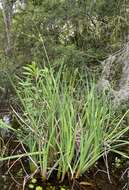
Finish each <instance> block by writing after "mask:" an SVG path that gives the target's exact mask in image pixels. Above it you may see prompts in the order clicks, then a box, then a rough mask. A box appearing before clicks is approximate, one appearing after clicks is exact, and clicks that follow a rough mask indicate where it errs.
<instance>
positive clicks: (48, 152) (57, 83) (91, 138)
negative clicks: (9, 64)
mask: <svg viewBox="0 0 129 190" xmlns="http://www.w3.org/2000/svg"><path fill="white" fill-rule="evenodd" d="M67 72H68V70H67V69H66V68H65V67H64V66H60V67H59V68H58V69H56V70H55V69H54V68H52V67H48V68H47V67H46V68H44V69H41V68H38V67H37V66H36V64H35V63H33V64H32V65H28V66H26V67H24V73H23V74H24V77H23V78H22V79H19V78H18V80H19V84H18V87H16V92H17V95H18V97H19V100H20V102H21V107H22V113H21V114H18V113H16V115H17V117H18V119H19V121H20V122H21V123H22V124H21V130H20V131H21V132H20V133H22V138H21V137H20V135H19V134H18V133H19V132H18V131H17V136H18V138H19V140H20V141H21V142H22V144H25V145H26V146H27V147H28V150H29V151H27V150H26V154H25V155H28V156H29V158H30V166H31V163H33V164H32V165H35V166H36V167H39V168H40V171H41V175H42V177H43V179H44V180H46V179H48V178H49V176H50V175H51V173H52V172H53V170H56V171H57V177H58V179H61V180H62V181H63V179H64V177H65V175H66V174H69V175H70V176H71V178H78V177H80V176H81V175H82V174H83V173H84V172H86V171H87V170H88V169H90V168H91V167H92V166H93V165H94V164H95V162H96V161H97V160H98V159H99V158H100V157H101V156H103V155H104V154H107V153H108V152H109V151H113V152H117V153H119V154H121V155H123V156H126V155H125V154H124V153H122V152H121V151H120V150H118V149H119V147H121V146H122V145H125V144H128V142H127V141H125V140H122V138H123V135H124V134H125V133H126V132H127V131H128V130H129V126H127V127H126V128H123V127H122V124H121V122H122V120H123V118H124V116H125V115H126V114H127V113H125V115H124V116H123V117H122V118H121V119H119V120H118V119H116V116H115V114H114V111H113V109H112V107H111V102H110V100H109V99H108V98H107V97H106V95H105V94H104V93H102V94H98V93H97V91H96V87H95V84H94V82H93V80H91V81H90V82H88V81H82V80H81V77H80V78H79V74H78V73H77V72H76V71H75V72H74V74H73V75H72V76H69V77H67V76H68V73H67ZM25 155H23V156H25Z"/></svg>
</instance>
